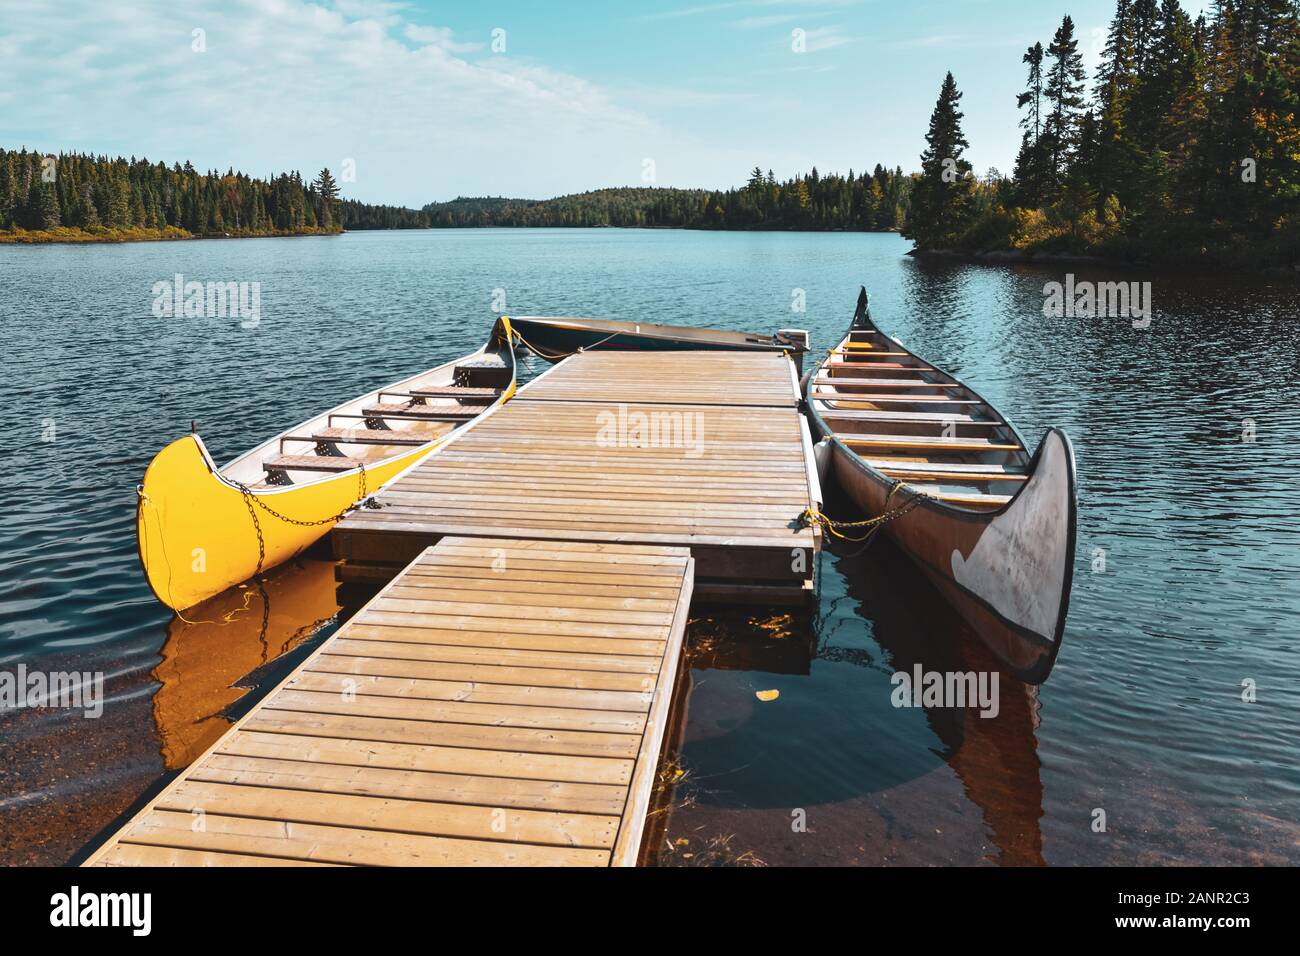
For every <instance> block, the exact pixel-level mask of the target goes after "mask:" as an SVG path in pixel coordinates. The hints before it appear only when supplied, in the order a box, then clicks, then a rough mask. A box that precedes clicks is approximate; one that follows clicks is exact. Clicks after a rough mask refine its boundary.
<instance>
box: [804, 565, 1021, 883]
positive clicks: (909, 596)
mask: <svg viewBox="0 0 1300 956" xmlns="http://www.w3.org/2000/svg"><path fill="white" fill-rule="evenodd" d="M882 544H885V545H886V546H884V547H881V546H876V547H873V548H871V549H869V550H868V551H867V552H866V553H864V554H862V555H861V556H858V557H843V558H839V559H838V566H839V571H840V573H842V574H843V575H844V577H845V580H846V582H847V585H848V591H847V593H848V596H849V597H850V598H851V599H853V600H855V601H858V602H861V605H860V606H861V610H860V611H859V612H858V613H859V614H861V615H862V616H863V617H865V618H867V619H869V620H870V621H871V636H872V637H873V638H874V639H875V641H876V642H877V643H878V644H879V645H880V648H881V650H882V651H883V652H884V653H885V655H886V661H885V663H887V665H888V667H889V669H890V670H892V671H894V672H895V673H904V674H911V673H913V669H914V668H915V667H916V666H917V665H918V664H919V665H920V666H921V667H922V669H923V670H925V671H937V672H940V673H945V674H946V673H970V672H976V673H988V672H991V671H993V670H995V669H996V668H997V662H996V661H995V660H994V658H993V656H992V654H991V652H990V651H989V650H988V649H987V648H985V647H984V646H983V644H982V643H980V642H979V641H976V640H973V639H972V638H971V635H969V634H968V633H967V632H966V627H965V625H964V623H963V621H962V620H961V619H960V618H959V616H958V615H957V612H956V610H955V609H954V608H952V607H951V606H948V605H946V604H945V602H943V601H940V600H937V596H936V594H935V592H934V590H933V588H932V587H931V586H930V584H929V583H928V582H927V581H926V580H924V579H922V578H921V577H919V576H917V575H915V574H912V573H910V569H909V568H908V567H907V565H906V562H901V563H900V556H899V554H898V552H897V551H896V550H895V549H894V548H893V547H890V546H888V544H887V543H882ZM854 547H855V546H853V545H847V546H846V549H852V548H854ZM826 650H827V649H825V648H822V649H819V656H825V654H826ZM998 690H999V694H998V714H997V716H996V717H982V716H980V711H979V709H978V707H975V706H971V707H967V708H965V709H963V708H956V707H926V708H925V717H926V722H927V723H928V725H929V727H930V729H931V730H932V731H933V732H934V734H935V736H937V737H938V738H939V741H940V743H941V744H942V745H943V758H944V760H945V761H946V762H947V763H948V766H950V767H951V768H952V770H953V772H954V773H955V774H956V775H957V778H958V779H959V780H960V781H961V785H962V789H963V790H964V791H965V794H966V796H967V798H968V799H969V800H970V801H971V802H972V803H973V804H975V806H977V807H978V808H979V810H980V814H981V816H982V817H983V820H984V823H985V825H986V827H987V828H988V832H987V837H988V840H989V841H990V842H991V844H992V845H993V847H995V848H996V855H994V856H991V860H992V861H993V862H997V863H1001V864H1003V865H1007V866H1038V865H1042V863H1043V835H1042V829H1041V820H1042V817H1043V784H1042V779H1041V775H1040V770H1041V764H1040V761H1039V757H1038V739H1037V730H1038V699H1037V694H1038V688H1036V687H1034V686H1032V685H1026V684H1022V683H1021V682H1020V681H1018V680H1015V679H1014V678H1012V677H1004V678H1003V679H1001V680H999V682H998ZM935 825H936V826H937V825H938V822H937V821H936V824H935Z"/></svg>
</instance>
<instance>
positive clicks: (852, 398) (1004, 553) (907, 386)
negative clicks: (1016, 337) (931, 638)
mask: <svg viewBox="0 0 1300 956" xmlns="http://www.w3.org/2000/svg"><path fill="white" fill-rule="evenodd" d="M805 391H806V395H807V399H808V403H807V404H808V412H809V415H810V417H811V418H812V421H813V424H814V426H815V427H816V429H817V431H818V432H819V434H820V436H821V437H824V438H828V439H829V440H830V443H829V451H830V455H829V462H828V466H829V468H830V469H831V470H832V471H833V472H834V475H835V478H836V481H837V483H838V485H839V486H840V487H841V488H842V489H843V491H844V492H845V494H846V495H847V496H848V497H849V498H850V499H851V500H852V501H853V503H854V504H855V505H856V506H857V507H858V508H859V509H860V510H861V511H862V512H864V513H865V514H866V515H868V516H873V517H874V516H878V515H882V514H884V513H886V512H896V517H895V518H894V519H893V520H891V521H889V522H888V523H887V524H885V526H884V528H885V530H886V531H887V532H888V533H889V535H890V536H891V537H892V538H893V539H894V540H895V541H896V542H897V543H898V545H899V546H900V547H901V548H902V550H903V551H904V552H905V553H906V554H907V555H908V557H910V558H911V559H912V560H913V562H915V563H916V565H917V566H918V567H920V569H921V570H922V571H924V572H925V574H926V576H927V577H929V578H930V580H931V581H932V582H933V583H934V585H935V587H936V588H938V590H939V591H940V592H941V593H942V594H943V595H944V597H945V598H946V599H947V600H948V601H949V603H950V604H952V606H953V607H954V608H956V609H957V611H958V612H959V613H960V614H961V616H962V617H963V618H964V619H965V620H966V621H967V622H968V623H969V624H970V626H971V628H972V629H973V630H974V631H975V633H976V634H978V635H979V637H980V638H981V640H983V641H984V643H985V644H987V645H988V647H989V648H990V649H991V650H992V651H993V652H994V653H995V654H997V656H998V657H999V658H1000V659H1001V660H1002V661H1003V662H1005V663H1006V664H1007V665H1008V666H1009V667H1011V668H1012V669H1013V670H1014V671H1015V672H1016V674H1017V675H1018V676H1019V677H1021V678H1022V679H1023V680H1026V681H1029V682H1031V683H1039V682H1041V681H1043V680H1044V679H1045V678H1046V677H1047V675H1048V674H1049V673H1050V672H1051V669H1052V665H1053V663H1055V661H1056V655H1057V652H1058V651H1059V650H1060V646H1061V637H1062V634H1063V632H1064V630H1065V616H1066V611H1067V609H1068V608H1069V605H1070V581H1071V577H1072V574H1073V566H1074V540H1075V476H1074V452H1073V450H1072V448H1071V446H1070V440H1069V439H1068V438H1067V437H1066V436H1065V433H1064V432H1062V431H1061V430H1060V429H1056V428H1052V429H1049V430H1048V431H1047V433H1046V435H1045V436H1044V437H1043V440H1042V443H1041V444H1040V445H1039V447H1038V451H1037V452H1035V453H1034V455H1033V456H1032V457H1031V456H1030V454H1029V451H1028V449H1027V448H1026V446H1025V443H1024V441H1023V440H1021V438H1020V436H1019V435H1018V434H1017V433H1016V431H1015V429H1014V428H1012V427H1011V425H1010V423H1009V422H1007V420H1006V419H1005V418H1004V417H1003V416H1002V415H1001V414H999V413H998V411H997V410H996V409H995V408H993V407H992V406H991V405H990V404H989V403H988V402H986V401H984V399H982V398H980V396H979V395H977V394H975V392H974V391H973V390H971V389H970V388H969V387H968V386H966V385H963V384H962V383H961V382H959V381H957V379H955V378H953V377H952V376H951V375H948V374H946V373H944V372H941V371H940V370H939V369H937V368H935V367H934V366H933V365H931V364H929V363H928V362H926V361H924V360H922V359H920V358H918V357H917V356H915V355H913V354H912V353H911V352H910V351H908V350H907V349H906V348H905V347H904V346H903V345H902V344H901V343H900V342H899V341H898V340H897V339H894V338H891V337H890V336H888V335H886V334H885V333H884V332H882V331H880V329H878V328H877V327H876V325H875V323H873V322H872V320H871V315H870V312H869V310H868V309H867V302H866V291H865V290H863V292H862V293H861V294H860V296H859V300H858V311H857V314H856V315H855V316H854V319H853V324H852V326H851V327H850V329H849V333H848V335H846V336H845V337H844V340H843V341H842V342H840V344H839V346H838V347H836V348H835V349H833V350H832V351H831V354H830V355H828V356H827V357H826V360H825V361H824V362H823V363H822V364H821V366H820V367H819V368H817V369H815V370H814V371H813V372H811V373H809V375H808V377H807V380H806V385H805ZM918 493H919V494H918Z"/></svg>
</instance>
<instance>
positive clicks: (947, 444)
mask: <svg viewBox="0 0 1300 956" xmlns="http://www.w3.org/2000/svg"><path fill="white" fill-rule="evenodd" d="M835 437H836V438H838V439H839V440H840V441H842V442H844V444H846V445H848V446H850V447H851V448H924V449H928V450H933V451H935V452H948V451H1021V450H1022V449H1021V447H1020V446H1019V445H1013V444H1010V443H1003V442H993V441H989V440H988V439H987V438H929V437H926V436H925V435H879V434H858V435H849V434H844V435H836V436H835Z"/></svg>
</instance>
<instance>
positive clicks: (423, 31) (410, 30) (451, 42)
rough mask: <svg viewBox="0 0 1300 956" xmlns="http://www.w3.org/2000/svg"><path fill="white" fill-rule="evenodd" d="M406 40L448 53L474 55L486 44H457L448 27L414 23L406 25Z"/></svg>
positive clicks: (473, 42) (472, 42)
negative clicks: (425, 25)
mask: <svg viewBox="0 0 1300 956" xmlns="http://www.w3.org/2000/svg"><path fill="white" fill-rule="evenodd" d="M404 32H405V34H406V38H407V39H408V40H413V41H415V42H416V43H421V44H425V45H429V46H436V47H439V48H440V49H443V50H446V51H448V52H449V53H474V52H476V51H478V50H482V49H483V48H484V47H485V46H487V44H486V43H484V42H482V41H477V42H475V41H470V42H466V43H458V42H456V40H455V39H454V38H453V35H452V32H451V28H450V27H418V26H416V25H415V24H414V23H408V24H407V25H406V30H405V31H404Z"/></svg>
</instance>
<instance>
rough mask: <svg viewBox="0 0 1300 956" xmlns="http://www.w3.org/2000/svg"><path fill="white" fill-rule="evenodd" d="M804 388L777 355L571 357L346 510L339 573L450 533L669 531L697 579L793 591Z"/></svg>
mask: <svg viewBox="0 0 1300 956" xmlns="http://www.w3.org/2000/svg"><path fill="white" fill-rule="evenodd" d="M798 398H799V393H798V382H797V380H796V376H795V371H794V365H793V363H792V362H791V361H790V359H789V358H787V357H785V356H782V355H772V354H763V353H743V352H737V353H725V352H662V353H638V352H588V353H581V354H578V355H575V356H572V357H570V358H567V359H565V360H564V361H563V362H561V363H560V364H559V365H557V366H556V367H555V368H553V369H551V370H549V371H548V372H547V373H545V374H544V375H542V376H540V377H539V378H538V379H536V380H535V381H533V382H532V383H530V384H529V385H527V386H525V387H524V388H523V389H521V390H520V392H519V394H518V395H517V396H516V397H515V398H514V399H513V400H512V401H511V402H509V403H507V404H506V405H505V406H503V407H501V408H499V409H496V410H494V411H493V412H491V413H489V414H488V415H485V416H484V417H483V418H482V419H480V420H479V421H477V422H476V423H475V424H474V425H473V427H472V428H469V429H466V430H465V431H463V432H461V433H459V434H458V435H457V436H456V437H455V438H454V439H453V440H452V441H451V442H449V443H448V444H447V445H446V446H445V447H444V448H443V449H442V450H440V451H439V452H438V453H436V454H434V455H431V456H430V457H429V458H427V459H425V460H424V461H423V462H422V463H421V464H420V465H418V466H417V467H415V468H413V469H411V470H410V471H408V472H407V473H406V474H405V475H403V476H401V477H399V478H398V479H396V480H394V481H393V482H391V483H390V484H389V485H388V486H387V487H386V488H385V489H384V491H382V492H381V493H380V494H379V495H377V496H376V501H377V503H378V505H379V507H378V508H375V509H369V508H367V509H359V510H357V511H353V512H351V513H350V514H349V515H347V516H346V517H345V518H344V519H343V521H341V522H340V523H339V524H338V525H337V526H336V528H335V530H334V533H333V541H334V546H335V554H336V555H337V556H338V557H341V558H343V559H344V560H345V562H346V564H345V566H344V569H343V571H342V576H343V578H344V580H385V579H386V577H387V575H389V574H391V573H393V571H395V570H396V568H397V567H399V566H400V565H401V564H403V563H405V562H406V561H409V560H410V559H411V558H412V557H413V556H414V555H415V554H417V553H418V552H419V551H420V550H422V549H423V548H424V547H426V546H428V545H429V544H431V543H433V542H435V541H437V540H438V539H439V538H440V537H441V536H443V535H462V536H477V535H488V536H509V537H520V538H539V539H555V540H583V541H599V542H608V543H632V544H642V545H660V544H662V545H674V546H684V547H689V548H690V549H691V551H692V554H693V555H694V557H695V558H696V561H697V574H698V581H697V591H698V592H699V593H701V594H706V593H707V594H710V595H714V594H719V595H725V594H730V595H738V594H740V593H742V592H748V593H750V595H751V597H754V598H760V597H761V598H762V599H763V600H766V601H772V602H778V601H781V600H782V597H783V596H785V597H786V598H788V602H789V603H797V602H799V601H801V600H803V599H804V598H806V595H807V593H808V590H809V588H810V586H811V578H812V570H811V569H812V567H813V554H814V551H815V549H816V547H817V545H818V539H817V536H816V534H815V533H814V531H813V530H811V529H809V528H807V527H804V526H803V525H802V523H801V520H800V519H801V516H802V515H803V514H804V512H805V511H806V510H807V509H808V507H809V506H810V503H811V501H812V498H813V496H814V491H813V489H812V482H813V479H812V477H811V475H812V473H813V468H812V465H811V462H810V461H809V457H810V455H811V446H810V444H808V443H807V442H805V440H804V434H803V425H802V423H801V419H800V415H799V412H798ZM385 566H387V569H388V570H387V571H386V570H385Z"/></svg>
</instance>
